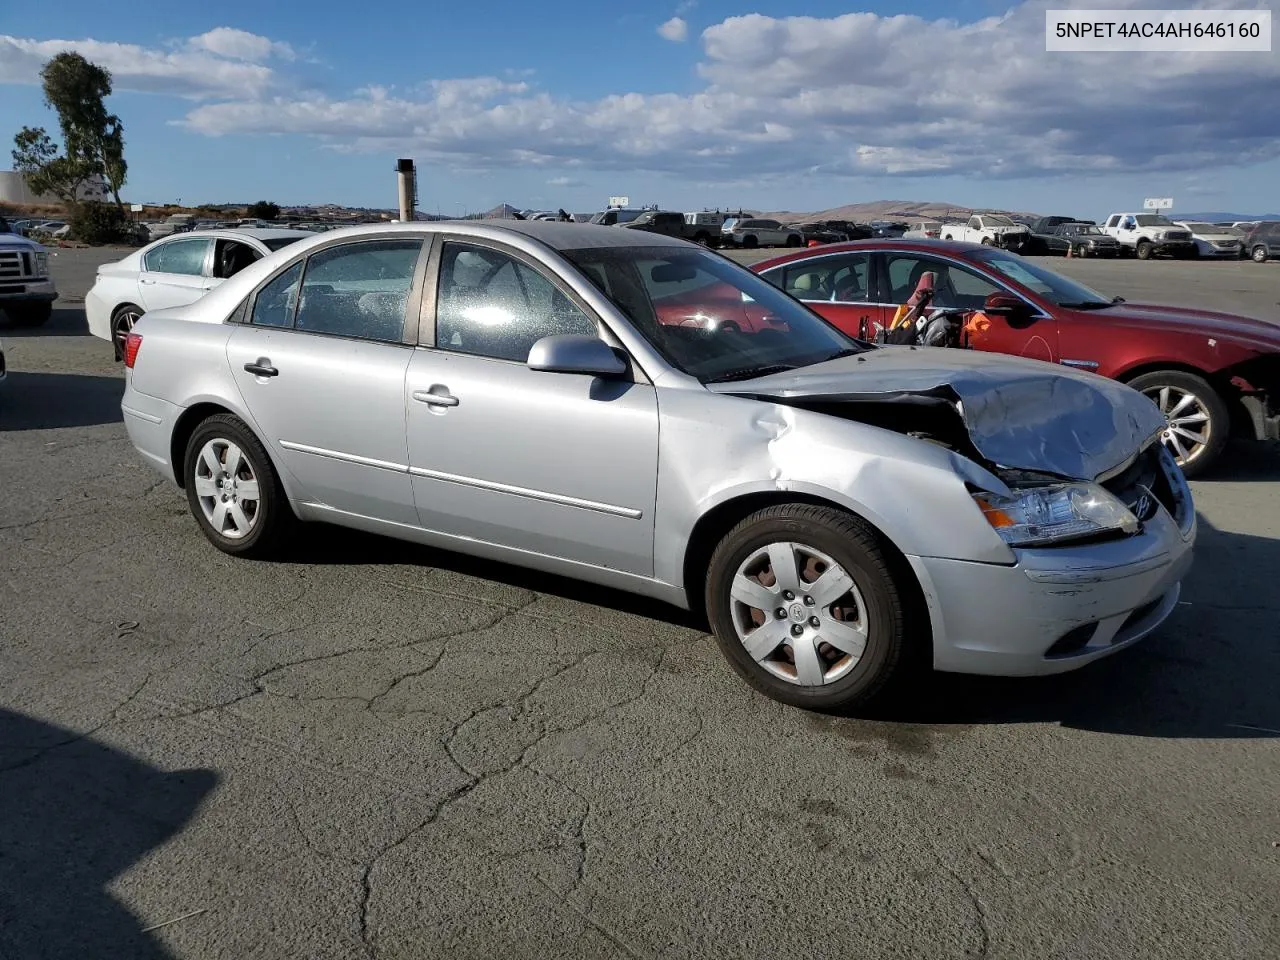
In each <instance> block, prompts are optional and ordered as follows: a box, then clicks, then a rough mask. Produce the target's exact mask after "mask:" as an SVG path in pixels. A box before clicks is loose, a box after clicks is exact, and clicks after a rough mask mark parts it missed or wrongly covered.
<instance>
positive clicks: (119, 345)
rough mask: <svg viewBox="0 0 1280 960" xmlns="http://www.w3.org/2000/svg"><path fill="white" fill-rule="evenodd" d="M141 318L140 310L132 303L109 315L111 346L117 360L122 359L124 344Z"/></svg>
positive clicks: (123, 305)
mask: <svg viewBox="0 0 1280 960" xmlns="http://www.w3.org/2000/svg"><path fill="white" fill-rule="evenodd" d="M141 316H142V308H141V307H135V306H134V305H133V304H132V303H126V304H122V305H121V306H119V307H117V308H116V312H115V313H113V314H112V315H111V345H112V349H113V350H114V351H115V355H116V359H117V360H123V359H124V342H125V340H126V339H128V336H129V331H130V330H132V329H133V325H134V324H135V323H137V322H138V318H139V317H141Z"/></svg>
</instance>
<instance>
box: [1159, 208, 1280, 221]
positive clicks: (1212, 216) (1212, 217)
mask: <svg viewBox="0 0 1280 960" xmlns="http://www.w3.org/2000/svg"><path fill="white" fill-rule="evenodd" d="M1170 216H1171V217H1173V218H1176V219H1178V220H1207V221H1208V222H1209V223H1215V222H1216V221H1218V220H1280V213H1223V212H1222V211H1221V210H1213V211H1210V212H1209V213H1178V212H1176V211H1174V212H1172V213H1171V214H1170Z"/></svg>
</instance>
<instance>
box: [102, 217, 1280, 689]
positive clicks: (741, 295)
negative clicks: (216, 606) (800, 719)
mask: <svg viewBox="0 0 1280 960" xmlns="http://www.w3.org/2000/svg"><path fill="white" fill-rule="evenodd" d="M219 239H220V238H218V237H216V236H214V237H199V238H197V237H192V236H190V235H187V236H185V237H182V238H174V239H173V240H172V241H167V242H166V243H164V244H161V245H160V246H157V247H153V248H151V250H150V254H155V255H156V257H157V259H158V260H161V261H163V264H162V265H163V266H164V267H165V269H164V270H161V271H153V270H151V267H152V264H151V262H150V260H149V259H148V255H146V254H144V256H143V257H142V262H141V263H138V262H136V261H134V262H131V263H130V264H129V265H128V267H127V268H120V269H115V270H107V271H105V273H104V274H103V276H102V277H101V278H100V280H99V284H98V285H97V286H96V287H95V291H96V292H95V293H94V294H93V295H92V296H93V298H94V300H95V301H100V302H101V304H102V306H101V307H95V310H98V311H99V315H101V313H102V312H103V311H105V309H106V306H105V305H106V304H108V303H110V302H113V301H114V300H115V299H118V298H117V297H115V296H111V297H108V296H106V295H105V293H104V291H105V290H106V289H107V288H108V287H111V288H112V289H117V288H123V289H125V290H131V289H136V290H137V291H138V295H139V296H145V295H146V293H145V292H144V290H143V285H142V283H141V278H143V277H145V276H146V275H147V274H148V273H153V272H161V273H169V274H173V273H174V271H173V270H172V269H171V266H172V265H171V264H170V263H169V260H170V258H172V259H173V260H175V261H178V260H181V261H182V262H183V263H185V264H187V265H188V269H187V270H186V271H185V273H184V272H181V271H180V272H178V274H177V275H179V276H182V275H185V276H188V277H190V278H191V279H190V283H191V285H192V286H193V287H196V288H199V289H200V290H202V291H203V289H204V286H205V285H207V284H208V281H210V280H219V281H220V282H218V283H217V284H216V285H214V286H213V288H212V289H210V290H209V291H208V292H207V293H203V295H201V294H199V293H197V294H196V295H197V296H198V297H199V299H197V300H195V302H189V303H186V304H185V305H176V306H175V305H170V306H167V307H157V308H155V309H148V310H146V312H145V313H144V314H143V315H142V316H141V318H140V319H137V320H136V323H135V324H134V326H133V327H132V329H131V330H129V331H128V332H127V334H126V335H125V337H124V343H123V355H124V363H125V367H126V373H125V391H124V397H123V401H122V404H121V410H122V413H123V418H124V423H125V428H126V430H127V432H128V436H129V438H130V440H131V441H132V443H133V445H134V446H135V448H136V449H137V451H138V453H139V455H140V457H141V458H142V460H143V461H144V462H145V463H146V464H148V465H149V466H150V467H152V468H154V469H155V470H157V471H158V472H159V473H160V475H161V476H163V477H166V478H167V479H168V480H169V481H170V482H172V483H174V484H176V485H177V486H178V487H179V488H181V489H183V490H184V491H185V494H186V497H187V502H188V505H189V508H190V512H191V514H192V517H193V519H194V522H195V523H196V524H197V525H198V526H199V528H200V530H201V531H202V532H203V534H204V536H205V537H207V538H208V540H209V541H210V543H212V544H213V545H214V546H215V547H217V548H218V549H219V550H222V551H224V552H226V553H228V554H232V555H238V556H262V555H269V554H271V553H272V552H274V551H278V550H281V549H285V548H287V547H288V545H289V544H290V542H291V539H292V538H291V532H290V531H291V528H292V526H293V525H294V524H296V523H298V522H299V521H311V522H329V523H335V524H340V525H345V526H350V527H354V528H358V529H361V530H365V531H370V532H376V533H382V534H386V535H389V536H393V537H399V538H403V539H408V540H413V541H418V542H421V543H426V544H429V545H432V546H435V547H438V548H446V549H454V550H458V551H462V552H468V553H472V554H475V555H478V556H480V557H482V558H486V559H489V560H501V561H508V562H512V563H515V564H518V565H523V566H529V567H534V568H537V569H540V570H544V571H550V572H555V573H561V574H564V575H568V576H571V577H574V578H577V579H582V580H586V581H588V582H592V583H596V584H601V585H605V586H610V587H616V588H621V589H623V590H628V591H632V592H637V593H641V594H645V595H648V596H651V597H656V598H659V599H662V600H665V601H668V602H671V603H673V604H676V605H678V606H682V607H686V608H691V609H698V610H702V611H705V613H706V616H707V618H708V620H709V621H710V624H711V626H712V629H713V631H714V633H715V636H716V639H717V642H718V643H719V646H720V649H721V650H722V652H723V653H724V655H725V657H726V658H727V660H728V662H729V663H730V664H731V665H732V667H733V669H734V670H736V671H737V672H738V673H739V674H740V675H741V676H742V677H743V678H745V679H746V680H747V681H748V682H749V683H751V684H753V685H754V686H756V687H757V688H758V689H760V690H762V691H764V692H765V693H766V694H768V695H769V696H772V697H774V698H776V699H778V700H780V701H783V702H785V703H790V704H795V705H798V706H802V707H806V708H816V709H835V708H846V707H849V706H850V705H854V704H858V703H862V702H864V701H866V700H867V699H868V698H870V697H872V696H874V695H875V694H876V693H878V692H880V691H882V690H885V689H887V688H889V687H892V686H895V685H902V684H906V683H909V682H910V681H911V680H912V679H913V678H915V677H916V676H918V673H919V672H920V671H921V670H926V669H928V668H930V667H932V668H937V669H942V670H949V671H956V672H962V673H978V674H996V675H1016V676H1028V675H1040V674H1051V673H1060V672H1063V671H1067V670H1072V669H1074V668H1077V667H1079V666H1082V665H1084V664H1086V663H1090V662H1092V661H1094V660H1097V659H1098V658H1100V657H1105V656H1108V655H1109V654H1111V653H1114V652H1116V651H1118V650H1121V649H1124V648H1126V647H1129V646H1130V645H1132V644H1134V643H1136V642H1138V641H1139V640H1140V639H1141V638H1142V637H1144V636H1146V635H1148V634H1149V633H1151V632H1152V631H1153V630H1155V629H1156V628H1157V627H1158V626H1159V625H1160V624H1161V623H1162V622H1163V621H1164V620H1165V619H1166V618H1167V617H1168V616H1169V614H1170V613H1171V612H1172V611H1173V610H1174V609H1175V607H1176V605H1177V602H1178V598H1179V595H1180V590H1181V582H1182V580H1183V578H1184V576H1185V575H1186V573H1187V571H1188V569H1189V567H1190V563H1191V558H1192V551H1193V547H1194V542H1195V537H1196V513H1195V508H1194V504H1193V502H1192V498H1191V493H1190V490H1189V488H1188V486H1187V484H1186V482H1185V479H1184V475H1183V471H1182V470H1181V469H1180V468H1179V467H1178V465H1177V462H1176V461H1175V458H1174V457H1173V456H1172V455H1171V453H1170V451H1169V449H1167V448H1166V447H1165V446H1164V445H1163V444H1161V442H1160V438H1161V436H1162V435H1164V434H1167V433H1168V431H1169V430H1170V429H1171V423H1173V422H1174V421H1171V420H1170V419H1168V418H1167V417H1166V416H1165V415H1164V414H1162V413H1161V412H1160V410H1159V409H1158V408H1157V406H1156V405H1155V404H1153V403H1152V402H1150V401H1149V400H1148V399H1146V398H1144V397H1143V396H1142V395H1141V393H1140V392H1139V391H1137V390H1134V389H1130V388H1129V387H1127V386H1125V385H1123V384H1121V383H1118V382H1117V381H1116V380H1115V379H1109V378H1106V377H1102V376H1097V375H1095V374H1094V373H1091V372H1089V370H1088V369H1083V368H1091V367H1097V366H1100V365H1101V363H1102V362H1103V360H1102V359H1101V357H1102V356H1103V355H1102V353H1100V351H1101V350H1102V349H1103V348H1102V347H1101V346H1099V343H1098V341H1099V340H1100V339H1105V337H1106V336H1107V334H1106V330H1107V328H1108V323H1107V322H1103V321H1102V314H1103V313H1105V312H1109V311H1111V310H1119V309H1120V307H1118V306H1117V304H1115V303H1114V302H1112V301H1109V300H1106V299H1105V298H1103V297H1102V295H1101V294H1097V293H1094V292H1093V291H1088V290H1085V289H1084V288H1081V287H1079V286H1071V285H1070V281H1066V280H1064V279H1063V278H1058V277H1056V276H1055V275H1052V274H1049V273H1048V272H1047V271H1042V270H1041V269H1040V268H1039V267H1035V266H1034V265H1033V264H1029V263H1028V262H1027V261H1024V260H1023V259H1022V258H1020V257H1018V256H1016V255H1014V254H1011V253H1009V252H1006V251H1004V250H1000V249H998V248H995V247H993V246H988V247H984V246H980V245H976V244H974V245H970V244H959V243H954V244H947V245H945V247H939V246H938V245H937V243H936V242H927V243H926V242H910V241H901V240H894V239H885V238H881V239H872V240H862V241H854V242H849V243H842V244H834V245H826V246H823V247H816V248H812V249H809V250H803V251H794V252H793V253H791V254H789V255H786V256H784V257H780V258H777V259H775V260H773V261H769V262H766V263H765V264H761V265H759V266H758V267H757V268H756V271H757V272H756V273H752V272H751V271H749V270H747V269H746V268H744V267H742V266H740V265H738V264H736V263H734V262H732V261H731V260H730V259H729V258H727V257H723V256H720V255H718V254H716V253H713V252H711V251H708V250H706V249H704V248H702V247H700V246H698V245H696V244H693V243H690V242H688V241H685V240H682V239H678V238H675V237H669V236H664V235H662V234H660V233H658V232H646V231H628V232H626V233H623V232H622V231H621V230H619V229H617V228H615V227H601V226H588V225H581V224H569V223H553V222H544V221H536V222H535V221H527V222H519V221H506V222H499V221H487V222H485V221H470V222H452V223H412V224H399V225H393V226H382V227H360V228H350V229H348V230H343V231H338V232H336V233H331V234H325V235H309V236H307V237H305V238H301V239H296V240H293V241H292V242H288V243H286V244H284V245H283V246H282V247H281V248H280V249H277V250H275V251H274V252H270V253H266V254H265V255H263V256H261V258H255V259H254V262H252V263H248V264H247V265H245V266H243V267H242V268H241V269H238V270H237V271H235V272H234V273H233V274H232V275H231V276H229V277H214V276H212V275H210V274H209V272H208V271H209V268H210V267H211V265H212V264H214V263H215V262H218V250H219V244H218V240H219ZM221 239H223V240H238V238H236V237H226V238H221ZM238 242H241V243H243V242H244V241H238ZM191 243H204V244H208V245H209V246H207V247H206V248H204V249H203V250H196V249H195V248H194V247H192V248H183V249H179V247H180V245H181V244H191ZM226 247H227V244H225V243H224V244H222V245H221V248H222V249H223V250H224V252H225V250H226ZM157 251H158V252H157ZM126 259H128V258H126ZM197 264H198V265H199V266H200V267H201V269H199V270H197V269H196V266H197ZM924 273H932V274H934V275H935V276H938V277H939V284H938V289H939V290H940V291H945V292H947V295H948V296H951V297H953V298H968V299H967V300H962V301H959V302H972V303H974V304H976V305H977V306H979V307H984V308H985V309H987V310H989V311H990V312H991V313H992V314H996V315H997V316H1004V315H1005V314H1002V313H1001V310H998V309H997V304H996V303H995V302H993V301H992V300H991V294H992V292H1000V291H1004V292H1005V295H1006V297H1007V298H1008V300H1006V302H1005V306H1004V307H1003V308H1002V309H1003V310H1004V311H1006V312H1007V314H1008V316H1009V318H1010V319H1009V322H1008V323H1006V324H1005V325H1004V326H1003V327H1000V328H998V329H997V328H995V327H994V325H993V329H992V331H991V332H990V333H989V337H990V338H992V339H995V338H999V337H1006V338H1008V337H1013V336H1015V332H1014V331H1015V330H1016V328H1020V327H1022V326H1024V325H1026V324H1028V323H1031V324H1032V325H1033V326H1036V327H1038V329H1037V331H1036V333H1035V334H1034V335H1033V336H1032V338H1031V339H1032V340H1037V339H1038V338H1041V337H1043V338H1051V344H1052V345H1053V348H1054V349H1059V348H1058V346H1057V345H1058V344H1060V343H1061V344H1065V345H1066V347H1064V348H1063V349H1070V350H1072V351H1074V352H1073V353H1071V354H1070V355H1069V356H1070V358H1071V359H1072V360H1075V361H1076V363H1075V364H1074V365H1073V364H1072V363H1065V362H1058V363H1057V364H1049V363H1044V362H1040V361H1039V360H1037V359H1030V357H1035V356H1037V355H1038V353H1037V350H1036V349H1025V348H1023V347H1021V346H1019V345H1018V344H1014V343H1013V342H1012V341H1011V340H1006V341H1005V342H1006V343H1008V344H1009V347H1010V348H1009V349H1008V350H1007V351H1006V352H1010V353H1023V354H1025V356H1022V357H1009V356H999V355H998V353H999V352H1000V351H999V350H998V349H995V348H992V349H993V352H986V353H983V352H979V351H976V350H947V349H919V350H911V349H905V348H888V347H880V346H877V345H876V344H874V343H870V342H867V341H866V340H863V339H860V338H858V337H855V336H853V335H851V331H857V332H859V333H862V332H864V331H862V330H859V329H858V326H857V324H856V323H855V324H852V325H851V324H850V322H849V320H848V318H847V317H845V316H844V314H842V313H839V311H841V310H844V309H846V308H848V309H852V310H854V311H855V314H854V316H857V313H856V311H859V310H860V311H861V316H862V319H863V320H870V319H872V318H873V317H881V316H883V314H884V312H885V311H887V310H889V309H891V308H892V307H893V305H894V304H895V303H901V302H902V299H901V298H902V295H903V291H907V290H909V289H910V288H911V286H912V285H913V284H914V283H915V281H916V280H917V278H918V276H923V274H924ZM1013 299H1016V300H1017V301H1018V302H1019V303H1021V304H1024V307H1023V308H1022V309H1021V310H1015V308H1014V306H1013V304H1012V302H1011V301H1012V300H1013ZM811 308H816V309H818V310H821V311H826V312H827V314H828V315H829V316H831V317H833V318H834V322H828V321H827V320H824V319H823V316H822V315H820V314H819V313H816V312H814V309H811ZM1125 309H1127V310H1129V311H1130V312H1132V313H1133V314H1134V320H1133V321H1132V322H1133V323H1136V324H1139V325H1141V324H1143V323H1146V324H1147V325H1148V326H1151V325H1156V326H1165V325H1168V324H1175V325H1176V324H1177V323H1178V322H1179V320H1180V322H1181V325H1182V326H1183V327H1184V328H1186V329H1190V328H1191V327H1193V326H1194V325H1195V323H1197V322H1199V321H1198V319H1197V318H1195V317H1193V316H1191V315H1190V312H1189V311H1183V312H1182V314H1181V315H1179V314H1178V313H1177V312H1176V311H1175V312H1174V314H1172V315H1164V316H1161V317H1155V316H1150V317H1147V316H1146V315H1145V314H1143V313H1142V310H1145V309H1146V308H1140V309H1135V308H1125ZM1015 313H1016V314H1017V315H1016V317H1014V314H1015ZM1075 323H1079V324H1081V325H1085V327H1087V331H1088V332H1087V333H1078V332H1075V331H1072V330H1068V329H1067V327H1068V326H1069V325H1070V324H1075ZM1220 326H1221V327H1222V333H1221V336H1222V338H1223V339H1222V341H1221V343H1222V345H1223V346H1222V355H1223V356H1224V357H1227V356H1234V357H1236V358H1237V361H1236V362H1237V367H1235V368H1232V369H1231V371H1230V372H1231V373H1232V374H1233V375H1243V373H1242V369H1240V368H1239V365H1240V364H1246V365H1247V362H1248V361H1247V360H1245V359H1244V357H1245V354H1247V353H1248V352H1249V351H1248V348H1246V347H1245V346H1243V345H1242V344H1241V342H1240V341H1241V339H1242V338H1247V337H1248V336H1250V335H1251V333H1250V331H1249V330H1247V329H1245V328H1243V327H1240V331H1241V332H1240V335H1239V336H1238V337H1235V338H1234V339H1228V332H1227V331H1228V330H1229V329H1232V322H1231V321H1229V318H1220ZM1237 326H1239V325H1237ZM1006 328H1007V329H1006ZM99 335H101V332H99ZM1129 339H1130V340H1131V341H1133V342H1134V343H1138V342H1141V340H1142V338H1141V337H1139V336H1137V335H1132V336H1130V337H1129ZM1135 350H1136V347H1135ZM1138 352H1141V351H1138ZM1255 352H1256V351H1255ZM1124 355H1125V356H1127V355H1128V354H1124ZM1091 356H1097V357H1098V358H1099V359H1097V360H1096V362H1095V361H1094V360H1090V359H1089V357H1091ZM1049 359H1058V356H1057V355H1056V354H1055V355H1053V356H1051V357H1049ZM1106 362H1108V363H1110V362H1111V360H1110V359H1108V360H1107V361H1106ZM1179 403H1181V401H1179ZM1187 409H1188V408H1187V407H1184V406H1179V407H1178V408H1177V409H1176V410H1174V411H1173V412H1172V415H1173V416H1175V417H1181V416H1182V414H1184V413H1186V412H1187ZM1177 422H1178V423H1181V422H1182V421H1181V420H1178V421H1177ZM1188 423H1190V421H1188ZM1192 427H1197V424H1192ZM1198 428H1203V424H1199V425H1198ZM477 438H483V439H484V442H483V443H478V442H476V439H477Z"/></svg>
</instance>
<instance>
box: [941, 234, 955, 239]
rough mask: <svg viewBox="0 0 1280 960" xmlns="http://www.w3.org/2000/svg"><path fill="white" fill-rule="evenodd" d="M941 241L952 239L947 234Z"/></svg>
mask: <svg viewBox="0 0 1280 960" xmlns="http://www.w3.org/2000/svg"><path fill="white" fill-rule="evenodd" d="M942 239H943V240H951V239H953V237H952V236H951V234H949V233H948V234H947V235H946V236H945V237H943V238H942Z"/></svg>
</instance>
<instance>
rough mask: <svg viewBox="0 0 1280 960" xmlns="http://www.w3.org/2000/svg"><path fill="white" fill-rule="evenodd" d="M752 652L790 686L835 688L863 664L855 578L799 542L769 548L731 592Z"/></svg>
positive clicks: (863, 626) (747, 564) (862, 612)
mask: <svg viewBox="0 0 1280 960" xmlns="http://www.w3.org/2000/svg"><path fill="white" fill-rule="evenodd" d="M729 598H730V599H729V602H730V612H731V614H732V617H733V626H734V629H735V630H736V631H737V634H738V639H739V640H740V641H741V643H742V645H743V647H744V648H745V649H746V651H747V653H749V654H750V655H751V658H752V659H753V660H755V662H756V663H758V664H759V665H760V666H761V667H762V668H763V669H765V670H767V671H769V673H771V674H772V675H773V676H775V677H777V678H778V679H780V680H785V681H786V682H787V683H794V684H796V685H798V686H806V687H818V686H823V685H824V684H828V683H833V682H835V681H836V680H838V679H840V677H842V676H844V675H845V674H846V673H848V672H849V671H850V670H851V669H853V667H855V666H856V665H857V663H858V661H860V660H861V659H862V654H863V650H864V649H865V648H866V644H867V630H868V626H869V625H868V623H867V612H866V604H865V603H864V602H863V599H862V594H861V593H859V591H858V587H857V585H856V584H855V583H854V582H853V578H852V577H851V576H849V574H848V573H846V572H845V570H844V568H843V567H841V566H840V564H838V563H836V561H835V560H833V559H832V558H831V557H829V556H827V555H826V554H824V553H822V552H820V551H818V550H815V549H813V548H812V547H809V546H807V545H805V544H802V543H771V544H769V545H768V546H766V547H761V548H760V549H759V550H756V551H755V552H754V553H752V554H751V555H750V556H749V557H747V559H746V560H744V561H743V562H742V564H741V565H740V566H739V567H738V570H737V573H736V574H735V575H734V578H733V584H732V586H731V587H730V590H729Z"/></svg>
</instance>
